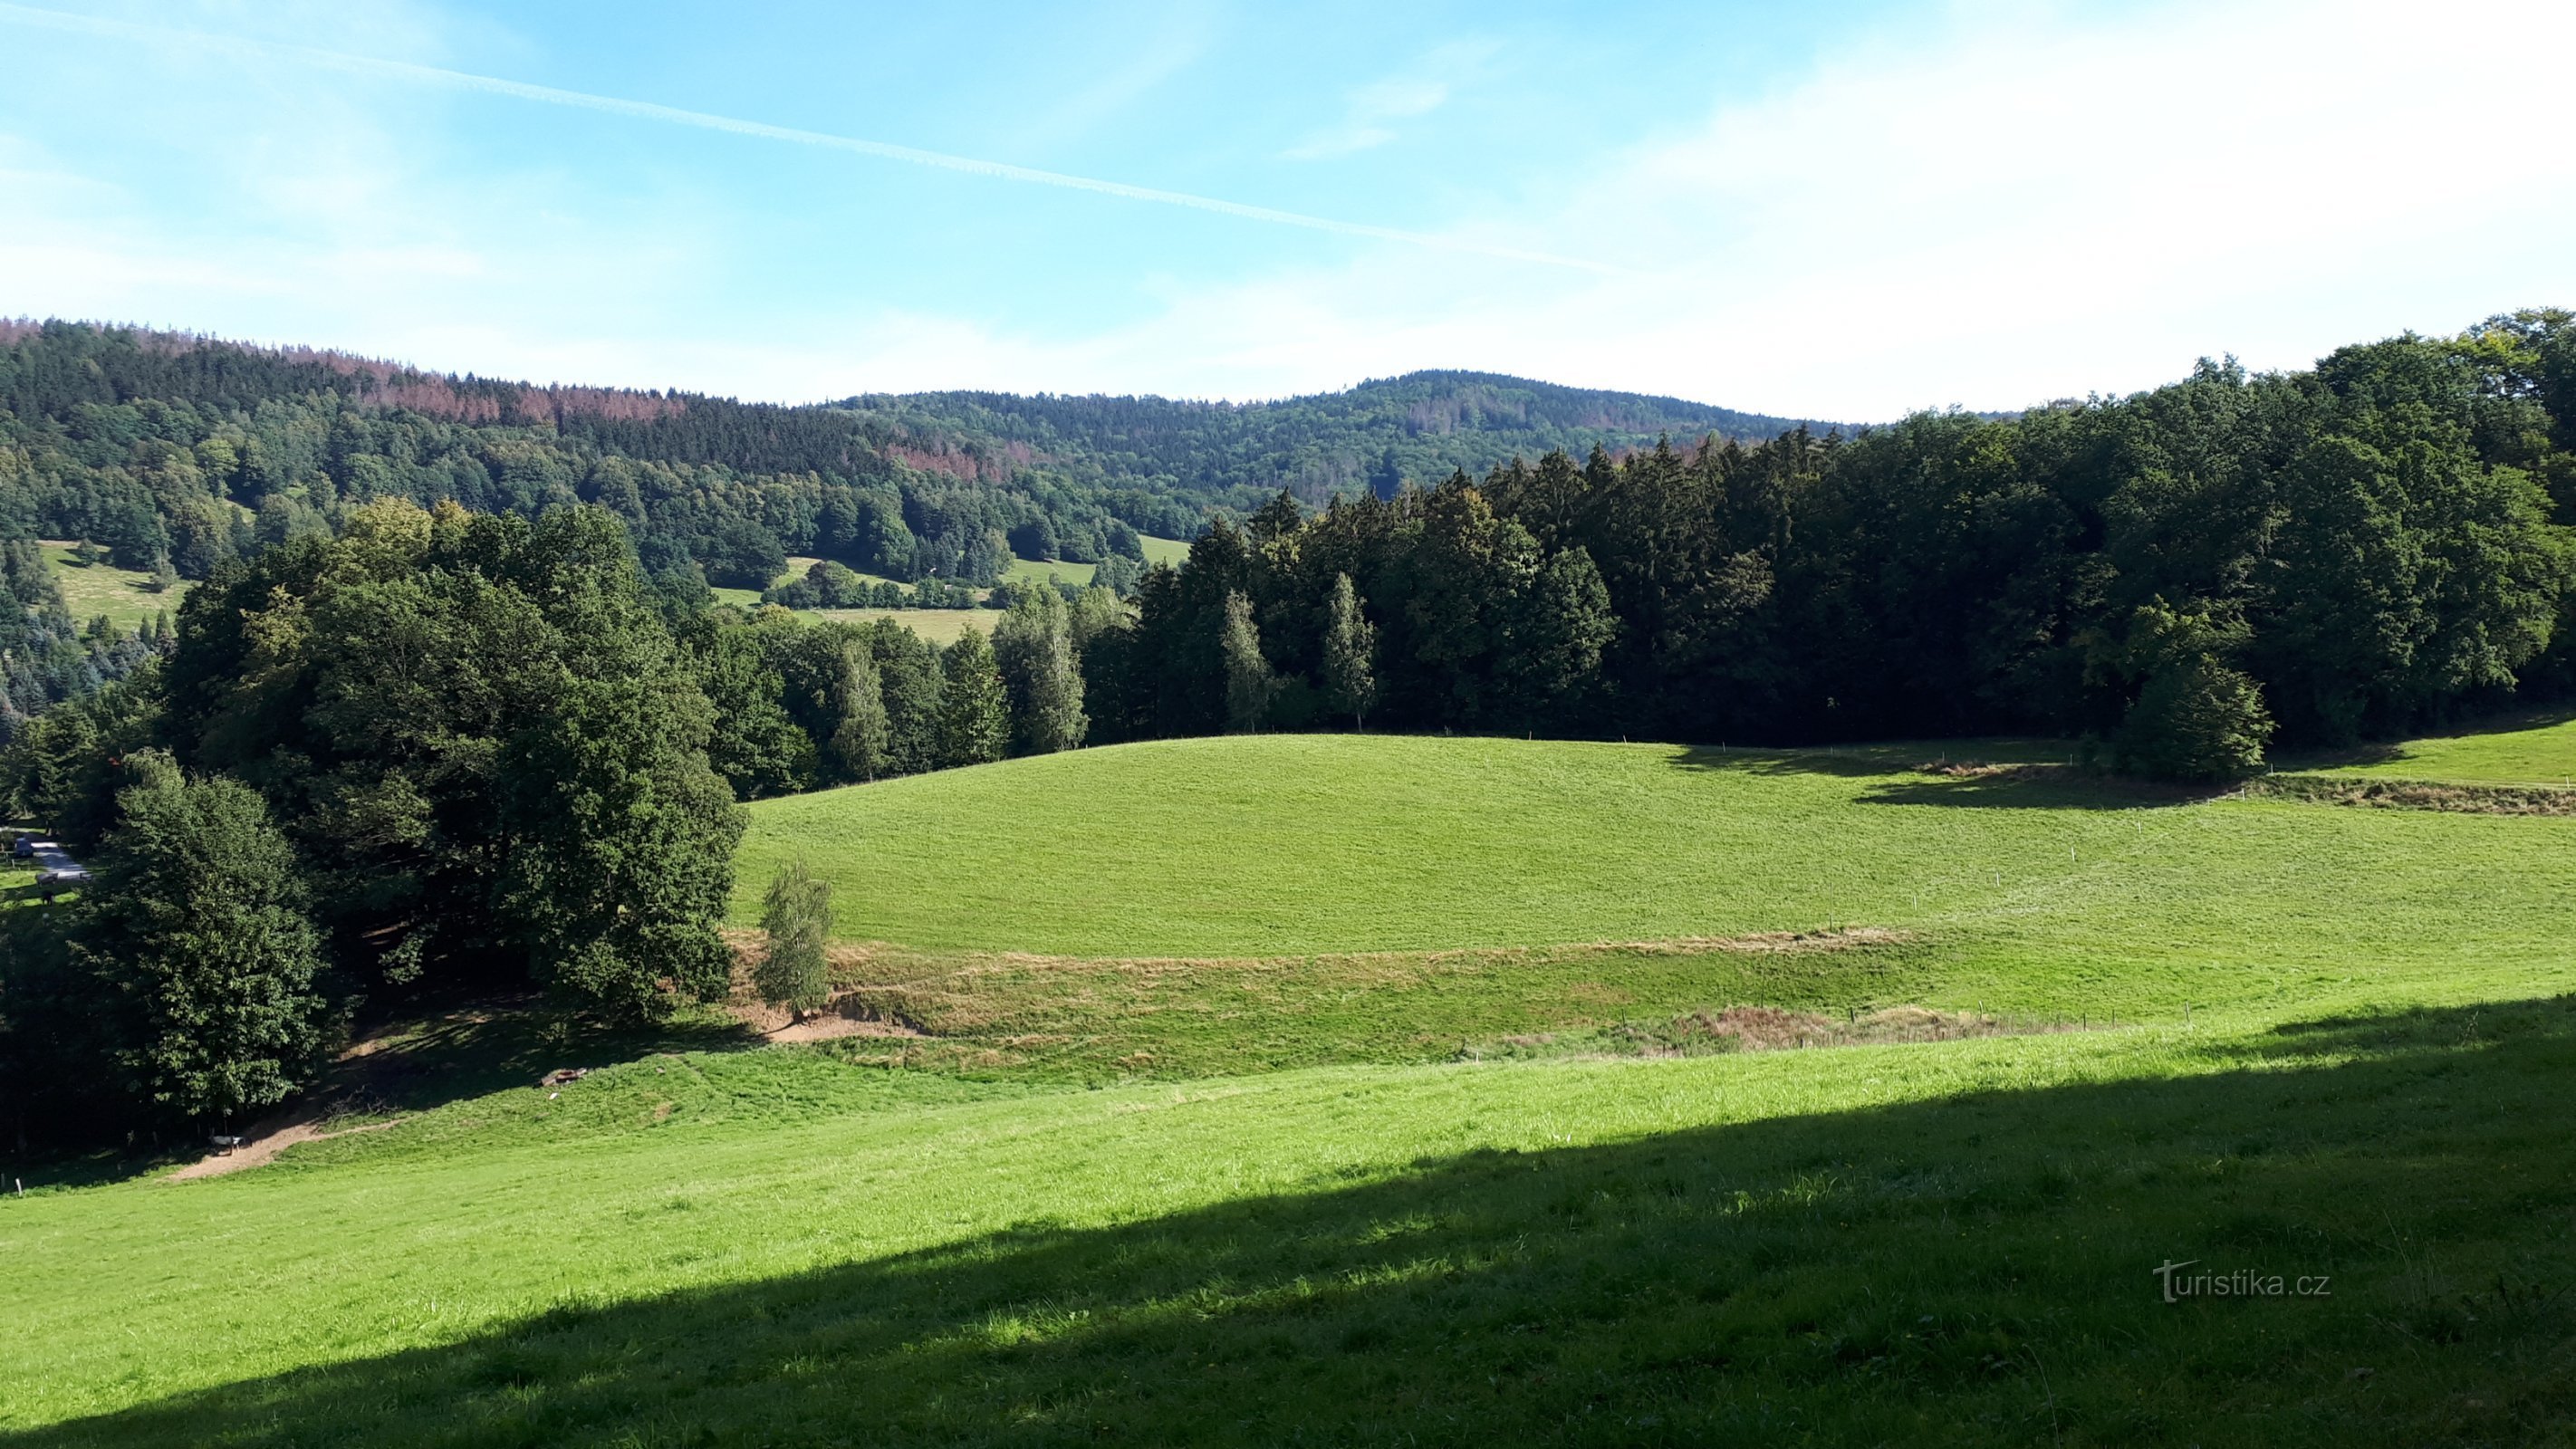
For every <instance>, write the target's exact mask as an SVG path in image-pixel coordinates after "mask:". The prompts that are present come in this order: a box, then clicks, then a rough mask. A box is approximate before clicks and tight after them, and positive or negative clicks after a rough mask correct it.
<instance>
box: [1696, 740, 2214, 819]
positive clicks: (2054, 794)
mask: <svg viewBox="0 0 2576 1449" xmlns="http://www.w3.org/2000/svg"><path fill="white" fill-rule="evenodd" d="M2052 752H2053V753H2052ZM1672 763H1673V766H1674V768H1676V769H1683V770H1700V771H1710V772H1717V771H1728V772H1734V773H1738V774H1751V775H1828V776H1833V777H1836V778H1840V779H1855V780H1873V781H1876V782H1877V783H1876V784H1874V785H1872V786H1871V787H1870V788H1869V789H1868V790H1866V791H1865V792H1864V793H1862V794H1860V795H1857V796H1855V797H1853V798H1854V803H1857V804H1862V805H1947V806H1961V807H1967V808H1974V809H1993V810H2137V809H2143V808H2148V807H2153V806H2160V805H2190V804H2196V803H2199V802H2201V801H2204V800H2209V799H2213V798H2215V797H2217V796H2219V795H2221V794H2224V793H2226V792H2225V791H2223V790H2220V789H2217V788H2214V787H2201V786H2183V785H2160V784H2156V783H2153V782H2151V781H2145V780H2135V779H2129V778H2125V777H2123V776H2118V775H2107V774H2103V773H2100V772H2098V771H2095V770H2091V769H2087V768H2085V767H2083V766H2081V765H2076V764H2072V763H2070V762H2069V760H2068V756H2067V755H2066V753H2065V750H2064V747H2063V746H2058V745H2052V744H2051V743H2050V742H2048V741H2044V740H2043V741H2038V742H2030V741H2012V740H2003V741H1991V742H1990V741H1968V742H1965V747H1962V746H1959V745H1953V746H1950V747H1948V749H1947V751H1946V752H1945V751H1944V749H1943V747H1940V746H1936V745H1922V744H1900V745H1853V746H1848V747H1843V748H1837V749H1831V750H1824V749H1817V750H1733V749H1730V750H1712V749H1689V750H1684V751H1682V752H1681V753H1679V754H1677V755H1675V756H1674V757H1673V761H1672ZM1890 776H1898V777H1902V778H1895V779H1891V778H1889V777H1890Z"/></svg>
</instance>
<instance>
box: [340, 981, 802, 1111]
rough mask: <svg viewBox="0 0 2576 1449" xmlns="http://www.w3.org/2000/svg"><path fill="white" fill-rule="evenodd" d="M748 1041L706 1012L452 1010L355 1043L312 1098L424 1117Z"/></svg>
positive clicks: (483, 1003)
mask: <svg viewBox="0 0 2576 1449" xmlns="http://www.w3.org/2000/svg"><path fill="white" fill-rule="evenodd" d="M763 1044H764V1043H763V1041H762V1039H761V1037H760V1035H759V1034H758V1033H757V1032H754V1031H753V1030H751V1029H750V1028H749V1027H747V1026H744V1025H743V1024H742V1023H741V1022H739V1021H736V1020H734V1019H733V1018H731V1017H728V1016H724V1015H722V1014H721V1013H718V1012H714V1011H712V1010H709V1011H704V1012H700V1013H698V1014H694V1015H688V1016H683V1017H680V1018H677V1019H674V1020H671V1021H667V1022H655V1023H645V1024H637V1025H619V1024H610V1023H600V1022H596V1021H592V1020H588V1019H586V1018H584V1017H583V1016H581V1015H580V1014H578V1013H576V1012H572V1011H568V1010H566V1009H564V1008H563V1007H562V1006H561V1005H559V1004H557V1003H552V1002H549V1001H548V1000H547V999H546V998H545V997H543V996H541V995H537V994H535V993H528V994H524V995H512V996H500V997H492V998H489V999H485V1000H479V1001H471V1002H463V1003H457V1004H453V1005H450V1006H448V1007H447V1008H445V1009H444V1010H440V1011H437V1012H435V1013H433V1014H430V1015H427V1016H424V1017H421V1018H420V1019H418V1020H416V1021H413V1022H410V1023H407V1024H405V1025H403V1026H402V1027H400V1028H398V1029H397V1030H395V1031H393V1032H390V1033H388V1034H386V1035H383V1036H379V1037H375V1038H372V1039H370V1040H368V1041H366V1042H362V1043H361V1044H360V1045H359V1046H358V1047H357V1048H355V1049H354V1050H352V1051H351V1053H350V1054H349V1055H348V1056H347V1057H345V1058H343V1059H342V1060H341V1061H340V1062H339V1063H338V1064H337V1065H336V1066H335V1067H334V1068H333V1070H332V1072H331V1074H330V1077H329V1079H328V1080H326V1081H325V1082H324V1083H323V1084H322V1085H321V1087H320V1088H318V1089H317V1091H318V1094H319V1096H320V1097H321V1099H322V1100H323V1102H324V1103H326V1104H328V1105H329V1106H330V1107H331V1108H333V1109H336V1110H342V1111H362V1112H369V1113H382V1112H423V1111H428V1110H430V1109H431V1108H434V1107H442V1106H445V1105H447V1104H448V1103H450V1102H456V1101H461V1100H464V1099H466V1098H470V1097H481V1096H485V1095H488V1094H490V1093H493V1092H497V1091H501V1090H503V1089H504V1088H508V1087H527V1086H533V1085H535V1084H536V1082H537V1081H538V1079H539V1078H541V1077H543V1076H544V1075H545V1074H547V1073H548V1072H552V1071H555V1070H557V1069H560V1068H574V1069H580V1068H591V1067H601V1066H607V1065H611V1064H613V1063H618V1062H629V1061H635V1060H637V1059H639V1058H642V1057H646V1056H650V1055H652V1054H654V1053H656V1052H684V1051H685V1052H707V1051H746V1050H749V1049H751V1048H753V1047H758V1046H761V1045H763Z"/></svg>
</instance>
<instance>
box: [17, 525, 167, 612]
mask: <svg viewBox="0 0 2576 1449" xmlns="http://www.w3.org/2000/svg"><path fill="white" fill-rule="evenodd" d="M43 547H44V550H45V560H46V562H48V563H50V564H52V565H53V569H54V581H55V582H56V583H58V584H60V585H62V590H63V602H64V603H65V604H67V605H69V606H70V608H71V615H72V618H73V619H75V620H77V621H79V622H81V623H84V624H86V623H88V622H89V621H90V620H92V619H95V618H97V617H98V616H99V615H101V614H104V615H106V616H107V617H108V620H109V622H111V623H113V624H115V625H116V627H118V628H120V629H133V628H135V627H136V626H138V625H142V624H148V623H150V622H152V617H153V616H154V615H155V614H158V613H160V612H161V611H162V610H164V609H167V610H168V611H170V613H171V615H172V616H173V617H176V616H177V614H178V612H179V601H180V600H181V599H184V598H186V597H187V596H188V588H189V585H188V583H187V581H186V580H181V581H180V583H179V586H178V587H177V588H174V589H172V590H170V591H169V592H168V593H154V592H153V591H152V574H151V571H150V570H148V569H143V570H138V569H121V568H118V567H116V566H115V565H113V564H110V563H108V562H107V561H106V559H105V558H104V557H102V558H101V559H100V560H99V561H98V562H96V563H91V564H83V563H80V562H77V561H75V560H74V559H73V557H72V549H73V547H74V545H73V544H71V543H70V542H67V541H57V540H51V539H49V540H46V541H45V542H44V544H43Z"/></svg>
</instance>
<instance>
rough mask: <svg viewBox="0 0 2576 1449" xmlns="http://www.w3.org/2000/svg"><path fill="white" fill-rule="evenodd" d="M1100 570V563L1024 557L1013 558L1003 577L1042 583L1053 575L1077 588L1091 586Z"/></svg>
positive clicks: (1003, 572)
mask: <svg viewBox="0 0 2576 1449" xmlns="http://www.w3.org/2000/svg"><path fill="white" fill-rule="evenodd" d="M1099 571H1100V565H1098V564H1087V563H1068V562H1066V561H1064V560H1062V559H1058V560H1056V561H1055V562H1053V563H1049V562H1046V561H1044V560H1042V559H1028V558H1023V559H1013V560H1012V561H1011V566H1010V567H1009V568H1007V569H1004V570H1003V571H1002V577H1004V578H1006V579H1025V580H1027V581H1028V582H1030V583H1033V584H1042V583H1045V582H1046V581H1047V579H1048V578H1049V577H1050V576H1052V577H1055V578H1059V579H1062V580H1064V581H1065V582H1066V583H1068V584H1071V585H1073V586H1074V587H1076V588H1089V587H1090V586H1091V576H1092V575H1093V574H1095V573H1098V572H1099Z"/></svg>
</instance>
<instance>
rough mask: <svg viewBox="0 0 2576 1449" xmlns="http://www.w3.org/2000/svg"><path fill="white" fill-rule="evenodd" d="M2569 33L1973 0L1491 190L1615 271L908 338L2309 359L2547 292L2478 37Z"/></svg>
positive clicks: (1312, 285) (1337, 366)
mask: <svg viewBox="0 0 2576 1449" xmlns="http://www.w3.org/2000/svg"><path fill="white" fill-rule="evenodd" d="M2571 50H2576V7H2570V6H2567V5H2565V4H2563V3H2558V0H2454V3H2452V4H2450V5H2447V6H2443V7H2440V8H2439V9H2435V8H2431V7H2425V6H2421V5H2418V4H2414V3H2411V0H2274V3H2268V4H2247V3H2241V0H2183V3H2173V4H2165V5H2160V6H2155V7H2151V8H2148V9H2145V10H2140V11H2131V12H2128V13H2127V14H2125V15H2124V16H2122V17H2119V18H2116V19H2105V18H2101V17H2100V16H2098V14H2086V13H2084V12H2082V11H2080V10H2077V9H2075V8H2072V7H2050V6H2040V7H2033V6H2029V5H2014V6H2009V7H1998V6H1968V7H1963V8H1962V9H1960V10H1958V11H1957V12H1955V13H1954V14H1953V16H1952V17H1951V18H1950V19H1949V20H1948V21H1947V22H1946V23H1945V25H1944V27H1943V28H1942V29H1941V30H1940V32H1939V33H1937V34H1935V35H1932V36H1929V37H1925V36H1921V35H1911V36H1908V37H1906V39H1905V42H1904V43H1903V44H1902V45H1899V44H1897V43H1895V42H1894V41H1893V40H1889V41H1886V42H1884V43H1879V44H1864V45H1861V46H1858V47H1855V48H1851V49H1849V50H1847V51H1846V52H1845V53H1843V54H1842V55H1840V56H1838V57H1836V58H1833V59H1831V60H1829V61H1828V62H1827V63H1826V64H1825V65H1823V66H1822V67H1821V68H1819V69H1818V70H1816V71H1815V72H1813V73H1811V74H1809V75H1807V76H1805V77H1803V78H1801V79H1799V80H1798V81H1796V82H1795V83H1793V84H1790V85H1788V86H1786V87H1785V88H1783V89H1781V90H1779V91H1777V92H1776V93H1774V94H1770V95H1766V96H1759V97H1754V98H1750V99H1743V100H1726V101H1718V100H1714V99H1713V103H1712V104H1711V106H1710V108H1709V109H1708V110H1707V111H1705V112H1703V114H1702V119H1700V120H1699V121H1697V122H1696V123H1694V124H1689V125H1686V126H1679V127H1676V128H1675V129H1673V130H1672V131H1671V132H1669V133H1668V134H1666V135H1663V136H1661V137H1658V138H1656V139H1654V140H1653V141H1651V142H1648V143H1645V144H1641V145H1639V146H1637V147H1635V148H1633V149H1632V150H1630V151H1629V152H1627V153H1626V154H1624V155H1617V156H1611V157H1605V158H1600V159H1599V160H1598V161H1596V163H1595V164H1594V165H1593V166H1592V167H1590V168H1589V169H1588V173H1587V174H1585V175H1583V176H1581V177H1578V178H1570V184H1568V185H1565V186H1563V187H1561V188H1560V189H1558V190H1557V192H1556V196H1557V197H1558V199H1559V200H1558V204H1556V205H1554V206H1551V207H1550V208H1549V209H1547V210H1545V211H1541V212H1537V213H1533V214H1531V215H1528V216H1524V217H1520V218H1516V219H1515V225H1516V226H1517V228H1518V232H1517V234H1518V235H1522V236H1527V237H1530V238H1532V239H1534V240H1535V241H1536V242H1537V244H1540V245H1565V244H1566V243H1563V242H1560V241H1559V240H1557V239H1559V238H1566V237H1599V238H1605V239H1604V240H1602V241H1599V242H1587V243H1586V245H1587V246H1589V245H1600V246H1603V247H1613V246H1615V248H1616V250H1615V251H1611V252H1607V253H1606V254H1608V255H1612V256H1615V257H1616V258H1617V259H1618V260H1620V261H1622V262H1624V263H1626V264H1627V265H1628V266H1629V267H1630V269H1631V270H1630V271H1629V272H1628V273H1627V274H1625V275H1621V276H1616V277H1609V278H1601V279H1568V280H1567V281H1566V282H1565V283H1563V284H1562V285H1558V286H1552V287H1547V288H1534V287H1529V286H1526V285H1522V284H1518V283H1516V282H1515V280H1514V279H1511V278H1508V277H1502V276H1497V275H1495V274H1493V273H1492V272H1490V271H1489V270H1487V269H1485V268H1483V267H1481V266H1468V267H1460V266H1442V265H1440V264H1437V263H1433V262H1430V261H1428V260H1427V259H1423V258H1419V257H1413V256H1403V255H1394V254H1383V255H1380V254H1372V255H1370V256H1366V257H1362V258H1359V259H1356V260H1354V261H1352V262H1351V263H1350V264H1348V265H1347V266H1344V267H1340V268H1337V269H1332V270H1306V271H1297V272H1282V273H1278V274H1274V275H1271V276H1267V277H1260V278H1251V279H1244V280H1240V281H1237V282H1233V283H1229V284H1226V285H1222V286H1213V287H1208V288H1204V289H1200V290H1195V291H1190V292H1184V293H1178V294H1175V295H1174V296H1173V297H1172V298H1171V299H1170V302H1169V304H1168V305H1167V307H1166V308H1165V309H1164V310H1163V311H1162V312H1161V313H1160V314H1158V315H1156V316H1153V317H1150V318H1145V319H1140V320H1138V321H1137V322H1135V323H1133V324H1131V325H1129V326H1126V327H1124V328H1121V329H1116V330H1114V331H1110V332H1105V333H1102V334H1100V335H1097V336H1094V337H1090V338H1086V339H1082V340H1080V341H1079V342H1075V343H1068V344H1063V345H1061V346H1058V347H1053V348H1049V347H1046V346H1042V345H1038V344H1035V343H1032V342H1030V341H1027V340H1024V339H1015V338H1012V337H1009V336H994V337H991V338H988V339H986V341H985V343H984V344H983V350H981V351H980V352H979V351H977V350H976V348H975V347H974V346H973V345H972V344H970V343H969V342H968V341H966V340H965V339H964V338H962V337H958V336H955V335H951V336H950V337H949V338H948V339H947V342H946V345H945V346H943V348H942V349H941V350H940V351H939V353H938V354H937V356H938V357H939V359H940V362H941V363H942V365H943V369H948V368H953V369H955V370H956V371H957V372H958V373H973V372H976V371H977V370H978V369H979V368H980V369H983V371H984V375H986V376H988V377H990V378H992V379H993V381H992V382H991V383H990V385H998V386H1016V387H1029V388H1041V387H1042V388H1057V389H1062V388H1074V389H1079V390H1086V391H1087V390H1091V389H1095V388H1109V389H1125V388H1138V389H1151V390H1160V391H1192V392H1204V393H1213V394H1221V395H1228V396H1237V397H1242V396H1263V395H1277V394H1280V393H1286V392H1299V391H1306V390H1311V389H1315V388H1320V387H1331V386H1338V385H1342V384H1346V383H1348V382H1350V381H1354V380H1356V379H1358V378H1361V377H1366V376H1372V375H1385V374H1388V373H1392V372H1398V371H1403V370H1406V369H1409V368H1415V367H1432V366H1439V367H1474V368H1484V369H1491V370H1496V371H1505V372H1517V373H1523V374H1526V375H1531V376H1538V377H1545V378H1551V379H1555V380H1559V381H1566V382H1575V383H1582V384H1587V385H1593V386H1609V387H1625V388H1635V389H1639V390H1646V391H1654V392H1663V393H1678V394H1682V395H1685V396H1692V397H1698V398H1704V399H1707V400H1709V401H1712V402H1719V403H1724V404H1727V405H1730V406H1735V407H1743V408H1748V409H1755V410H1761V411H1767V412H1775V413H1787V414H1793V415H1804V416H1826V417H1840V418H1846V419H1860V420H1866V419H1873V418H1887V417H1892V416H1895V415H1897V414H1899V413H1901V412H1904V411H1906V410H1908V409H1912V408H1917V407H1927V406H1929V407H1939V406H1945V405H1949V404H1953V403H1956V404H1964V405H1967V406H1972V407H2020V406H2026V405H2029V404H2032V403H2036V402H2040V401H2044V400H2046V399H2048V398H2051V397H2060V396H2066V395H2069V394H2076V395H2080V394H2083V393H2085V392H2087V391H2092V390H2097V389H2098V390H2103V391H2127V390H2131V389H2134V388H2139V387H2146V386H2152V385H2154V384H2156V383H2158V382H2161V381H2165V380H2168V379H2171V378H2173V377H2176V376H2178V375H2180V374H2182V373H2183V372H2185V371H2187V370H2188V369H2189V367H2190V365H2191V362H2192V360H2193V359H2194V358H2195V357H2199V356H2204V355H2216V354H2219V353H2222V352H2233V353H2236V354H2239V355H2240V356H2242V357H2244V358H2245V359H2246V360H2247V361H2248V362H2249V363H2250V364H2253V365H2256V366H2263V367H2297V366H2304V365H2306V364H2307V363H2309V362H2311V361H2313V360H2314V359H2315V358H2316V357H2317V356H2319V355H2320V354H2322V353H2323V352H2324V351H2326V350H2328V349H2330V348H2332V347H2334V346H2336V345H2339V344H2341V343H2344V342H2349V341H2353V340H2357V339H2361V338H2367V337H2375V336H2384V335H2388V334H2391V333H2394V332H2397V331H2400V330H2404V329H2407V328H2414V329H2417V330H2423V331H2437V330H2451V329H2456V328H2459V327H2462V326H2465V325H2467V324H2469V323H2471V322H2474V321H2476V320H2477V319H2478V318H2480V317H2482V316H2484V315H2486V314H2488V313H2489V312H2493V311H2497V310H2501V309H2505V308H2510V307H2515V306H2527V305H2540V304H2554V305H2570V304H2576V249H2571V248H2569V247H2568V246H2567V245H2566V244H2565V238H2566V237H2567V236H2569V235H2571V234H2576V151H2571V150H2570V149H2569V148H2566V147H2564V146H2557V145H2553V144H2551V142H2550V140H2549V138H2550V137H2552V136H2554V135H2555V134H2557V133H2558V131H2559V130H2560V129H2562V118H2560V117H2559V116H2558V115H2557V114H2556V113H2557V111H2558V110H2559V109H2560V108H2561V107H2560V105H2559V102H2558V100H2557V98H2556V95H2555V92H2553V91H2552V90H2551V88H2550V87H2548V86H2546V85H2539V84H2532V83H2528V82H2527V80H2526V79H2525V78H2523V77H2521V76H2519V75H2518V74H2516V73H2512V72H2505V73H2501V74H2500V73H2499V70H2498V67H2499V64H2500V61H2499V57H2508V56H2538V55H2559V54H2567V53H2571ZM1607 218H1615V222H1616V224H1615V227H1605V225H1604V219H1607ZM1488 224H1489V225H1498V223H1494V222H1491V221H1490V220H1489V222H1488ZM899 367H900V359H897V358H894V357H882V358H879V357H869V358H868V359H867V361H866V362H865V364H864V370H866V371H869V372H871V373H879V374H882V373H887V372H893V371H897V370H899ZM1002 376H1007V377H1008V378H1010V379H1011V380H1010V381H1008V382H1003V381H1001V380H1000V378H1001V377H1002Z"/></svg>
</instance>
